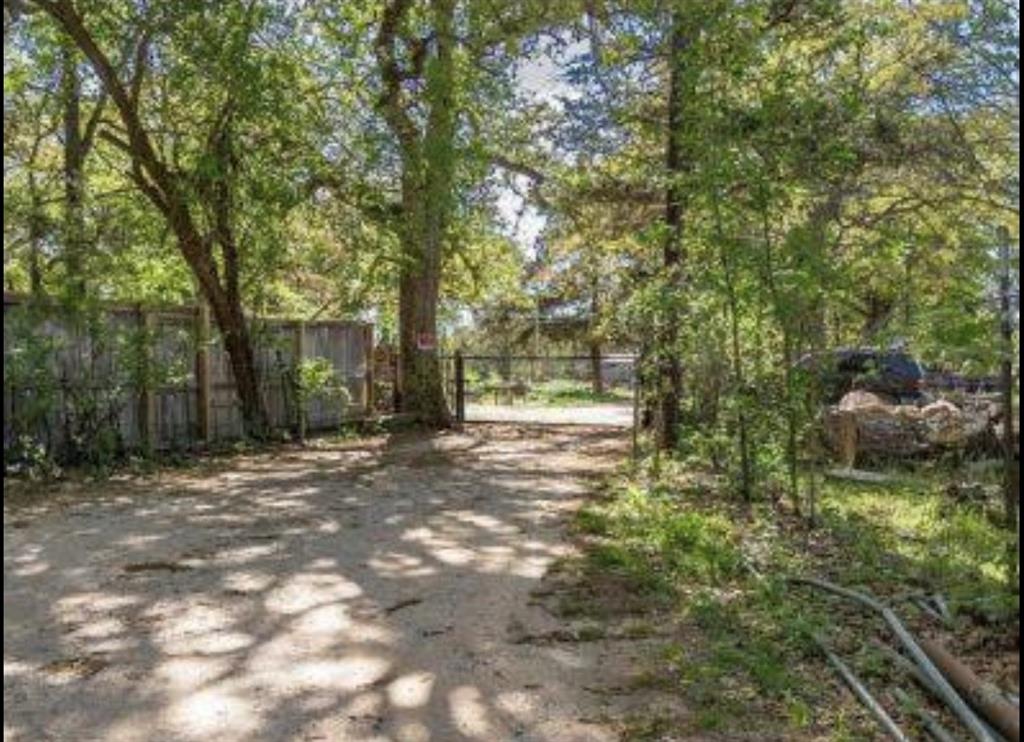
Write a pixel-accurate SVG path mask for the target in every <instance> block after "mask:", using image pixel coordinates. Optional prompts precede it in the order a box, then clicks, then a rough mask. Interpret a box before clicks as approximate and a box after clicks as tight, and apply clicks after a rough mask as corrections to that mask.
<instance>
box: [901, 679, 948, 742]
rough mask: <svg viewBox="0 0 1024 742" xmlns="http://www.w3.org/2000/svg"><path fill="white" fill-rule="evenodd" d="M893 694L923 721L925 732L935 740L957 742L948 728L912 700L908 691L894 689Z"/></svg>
mask: <svg viewBox="0 0 1024 742" xmlns="http://www.w3.org/2000/svg"><path fill="white" fill-rule="evenodd" d="M892 694H893V695H894V696H895V697H896V700H897V701H899V702H900V703H901V704H903V705H904V706H906V707H907V708H908V709H910V711H911V712H912V713H913V714H914V715H915V716H916V717H917V718H918V719H920V720H921V724H923V725H924V728H925V731H926V732H928V734H930V735H931V736H932V738H933V739H935V740H937V741H938V742H956V737H954V736H953V735H952V733H951V732H950V731H949V730H948V729H946V727H944V726H942V724H940V723H939V721H938V719H936V718H935V717H934V716H932V715H931V714H930V713H928V711H926V710H925V709H924V707H922V706H921V704H919V703H918V702H917V701H915V700H914V699H913V698H911V697H910V696H909V695H908V694H907V692H906V691H904V690H903V689H902V688H893V690H892Z"/></svg>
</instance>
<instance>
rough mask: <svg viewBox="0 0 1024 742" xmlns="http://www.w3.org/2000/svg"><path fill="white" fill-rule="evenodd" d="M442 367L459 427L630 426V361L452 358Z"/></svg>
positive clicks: (633, 371) (633, 413)
mask: <svg viewBox="0 0 1024 742" xmlns="http://www.w3.org/2000/svg"><path fill="white" fill-rule="evenodd" d="M445 361H446V362H445V370H446V391H447V394H448V399H449V405H450V407H451V409H452V411H453V412H454V415H455V419H456V420H458V421H459V422H508V423H528V424H541V425H597V426H610V427H620V428H634V427H635V425H636V417H637V363H636V357H635V356H633V355H628V354H617V355H605V356H597V357H592V356H571V355H563V356H526V355H470V354H461V353H456V354H455V355H453V356H449V357H446V359H445Z"/></svg>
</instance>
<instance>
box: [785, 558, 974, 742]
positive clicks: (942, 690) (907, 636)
mask: <svg viewBox="0 0 1024 742" xmlns="http://www.w3.org/2000/svg"><path fill="white" fill-rule="evenodd" d="M789 581H790V582H792V583H794V584H797V585H809V586H811V587H816V588H818V589H819V590H825V591H826V592H830V593H832V594H834V595H839V596H841V597H844V598H847V599H848V600H852V601H854V602H856V603H860V604H861V605H863V606H866V607H868V608H870V609H871V610H873V611H875V612H876V613H879V614H881V616H882V618H883V619H884V620H885V622H886V623H887V624H888V625H889V628H890V629H892V632H893V633H894V634H896V637H897V638H898V639H899V640H900V643H901V644H902V645H903V646H904V647H905V648H906V650H907V652H909V653H910V656H911V657H912V658H913V660H914V661H915V662H916V663H917V664H918V665H919V666H920V668H921V670H922V671H923V672H924V673H925V674H926V675H928V677H929V679H930V680H931V682H932V683H934V685H935V692H936V694H937V695H938V696H939V698H941V699H942V700H943V701H944V702H945V703H946V705H947V706H949V708H950V710H951V711H952V712H953V713H954V714H955V715H956V717H957V718H958V719H959V720H960V721H961V722H963V724H964V726H966V727H967V728H968V729H969V730H970V732H971V734H973V735H974V738H975V739H977V740H978V741H979V742H994V738H993V736H992V735H991V734H990V733H989V732H988V730H987V729H986V728H985V726H984V724H982V722H981V720H980V719H979V718H978V716H977V715H976V714H975V713H974V712H973V711H972V710H971V708H970V706H968V705H967V704H966V703H965V702H964V700H963V699H962V698H961V697H960V695H959V694H958V693H957V692H956V689H955V688H953V686H952V685H950V684H949V681H947V680H946V678H945V677H943V675H942V673H941V672H939V670H938V668H936V667H935V664H934V663H933V662H932V661H931V659H929V657H928V655H927V654H925V652H924V650H923V649H921V646H920V645H919V644H918V643H917V641H916V640H915V639H914V637H913V636H912V635H911V633H910V632H909V631H907V627H906V626H904V625H903V622H902V621H900V619H899V618H898V617H897V616H896V614H895V613H893V611H892V609H891V608H889V607H888V606H886V605H885V604H883V603H881V602H880V601H878V600H875V599H874V598H872V597H870V596H868V595H865V594H864V593H859V592H857V591H855V590H847V589H846V588H844V587H840V586H839V585H835V584H833V583H831V582H828V581H826V580H820V579H816V578H813V577H791V578H789Z"/></svg>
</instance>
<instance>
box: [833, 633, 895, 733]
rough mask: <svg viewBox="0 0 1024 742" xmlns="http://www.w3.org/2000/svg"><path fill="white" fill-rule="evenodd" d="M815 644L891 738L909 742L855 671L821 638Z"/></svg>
mask: <svg viewBox="0 0 1024 742" xmlns="http://www.w3.org/2000/svg"><path fill="white" fill-rule="evenodd" d="M814 642H815V643H816V644H817V645H818V647H819V648H820V649H821V651H822V652H824V653H825V656H826V657H827V658H828V661H829V662H831V663H832V666H833V667H834V668H835V669H836V672H838V673H839V676H840V677H841V678H842V679H843V680H845V681H846V684H847V685H848V686H850V690H852V691H853V692H854V694H855V695H856V696H857V698H859V699H860V701H861V703H863V704H864V706H865V707H867V709H868V711H870V712H871V715H872V716H874V717H875V720H876V721H878V724H879V725H880V726H881V727H882V728H883V729H884V730H885V731H886V732H888V733H889V736H890V737H892V738H893V739H896V740H901V742H909V740H910V738H909V737H907V735H906V734H904V733H903V730H902V729H900V728H899V725H897V724H896V722H895V721H893V720H892V717H891V716H889V712H887V711H886V710H885V709H884V708H883V707H882V704H880V703H879V702H878V701H877V700H875V697H874V696H872V695H871V692H870V691H869V690H868V689H867V688H865V687H864V684H863V683H861V682H860V680H859V679H858V678H857V676H856V675H854V674H853V670H851V669H850V668H849V667H848V666H847V665H846V663H845V662H843V661H842V660H841V659H839V657H838V656H837V655H836V654H835V653H834V652H832V650H830V649H829V648H828V647H826V646H825V642H823V641H822V640H821V639H820V638H819V637H817V636H815V637H814Z"/></svg>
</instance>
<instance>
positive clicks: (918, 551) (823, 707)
mask: <svg viewBox="0 0 1024 742" xmlns="http://www.w3.org/2000/svg"><path fill="white" fill-rule="evenodd" d="M669 468H671V467H666V469H669ZM639 476H640V475H633V476H625V477H623V478H622V479H621V480H619V481H618V482H617V483H616V484H615V485H614V486H612V487H610V488H609V491H608V492H607V493H606V496H605V497H604V498H603V499H602V500H601V501H599V502H594V503H592V504H591V505H589V506H588V507H586V508H585V509H583V510H582V511H581V512H580V513H579V514H578V516H577V518H576V528H577V530H578V532H580V533H581V534H584V535H585V537H586V539H587V541H588V549H587V551H586V553H587V556H586V559H587V563H588V566H589V568H590V569H592V570H599V571H603V572H611V573H614V574H616V575H619V576H623V577H626V578H628V579H629V580H630V581H631V582H632V583H633V584H634V585H635V586H636V587H637V589H638V590H642V591H644V592H646V593H648V594H650V595H652V596H657V597H659V598H660V599H661V600H660V601H657V604H660V605H665V604H668V605H674V606H675V612H676V614H677V616H678V617H679V618H681V619H682V620H683V621H684V623H685V625H687V626H689V627H690V629H691V630H692V632H693V636H692V637H688V638H687V639H685V640H680V641H678V642H674V643H671V644H669V646H667V647H666V649H665V657H663V658H662V659H661V660H659V661H658V663H657V665H658V666H659V667H665V666H667V667H669V668H671V672H668V673H667V675H666V676H667V677H669V678H671V682H673V683H675V684H676V685H677V686H678V689H679V691H680V692H681V693H682V694H683V695H684V697H685V699H686V702H687V704H688V705H689V707H690V708H691V709H693V712H694V715H693V721H694V724H695V725H696V727H697V728H698V729H701V730H704V731H709V732H719V733H728V732H729V731H740V730H749V729H750V728H752V727H751V725H752V724H756V728H757V729H759V730H762V731H764V733H765V734H766V735H770V734H776V735H778V736H784V737H793V738H800V737H807V738H821V736H822V734H823V733H826V736H828V737H829V738H831V739H857V738H864V737H866V736H871V734H873V726H872V722H871V721H870V719H869V718H868V717H867V716H865V713H864V711H863V709H861V708H860V707H859V706H858V705H857V704H856V702H855V701H852V700H851V699H850V697H849V695H848V694H842V695H839V694H837V692H836V688H837V687H838V686H837V684H836V683H834V682H833V678H832V674H831V671H830V670H829V669H828V668H827V666H826V665H824V663H823V662H822V660H821V657H820V656H819V652H818V650H817V648H816V647H815V645H814V644H813V642H812V641H811V636H812V635H813V634H814V633H818V632H822V633H825V634H826V635H827V636H831V637H834V638H835V640H836V641H840V642H842V641H845V640H847V639H850V637H853V639H856V638H857V637H861V638H862V639H863V638H866V637H867V636H870V635H871V631H872V630H876V629H877V627H875V628H874V629H872V628H871V627H872V626H873V624H872V621H873V620H874V619H873V617H871V616H867V615H864V614H863V613H862V612H860V611H859V609H857V608H856V607H850V606H840V605H837V604H836V602H835V601H833V600H832V599H831V598H829V597H827V596H824V595H822V594H820V593H817V592H814V591H808V590H806V589H802V588H796V587H792V586H790V585H789V584H788V583H787V582H786V581H785V579H784V577H785V576H787V575H796V574H813V575H819V576H823V577H827V578H830V579H832V580H834V581H836V582H839V583H841V584H844V585H847V586H850V587H857V588H860V589H863V590H866V591H869V592H872V593H874V594H875V595H877V596H879V597H882V598H892V597H893V596H896V595H897V594H899V593H902V592H905V591H907V590H911V589H926V590H929V591H937V592H942V593H943V594H944V595H945V596H946V597H947V598H948V601H949V603H950V606H951V608H952V609H953V610H954V612H957V611H958V610H960V611H962V612H968V611H970V612H976V611H977V607H978V606H984V607H985V611H986V615H987V616H988V617H989V618H988V620H989V621H995V622H999V621H1003V622H1005V621H1010V620H1012V619H1013V617H1014V616H1016V615H1017V611H1018V610H1019V599H1018V598H1017V596H1015V595H1011V594H1010V593H1009V592H1008V591H1007V590H1006V589H1005V586H1004V582H1005V577H1004V573H1005V562H1004V560H1005V554H1006V550H1007V546H1008V544H1009V543H1010V539H1011V535H1010V534H1009V533H1008V532H1007V531H1005V530H1003V529H1001V528H1000V527H998V526H997V525H996V524H995V523H994V522H993V520H992V518H991V517H990V515H988V514H987V511H986V509H985V508H984V507H980V506H965V505H960V504H956V503H953V502H952V501H951V500H950V498H949V497H947V496H946V495H945V494H944V488H945V485H946V483H947V482H948V481H950V478H951V477H952V476H953V475H952V473H951V472H949V471H942V470H938V471H931V472H927V471H925V472H912V471H908V472H903V473H900V474H897V475H896V476H895V479H894V480H893V483H892V484H889V485H886V486H884V487H879V486H873V485H864V484H857V483H851V482H838V481H836V482H833V481H828V482H826V483H825V485H824V487H823V489H822V492H821V493H820V501H819V505H820V525H819V527H818V528H817V529H815V530H813V531H811V530H807V529H806V528H805V527H804V526H803V524H802V523H801V522H800V521H798V520H797V519H796V518H795V517H793V516H792V515H790V514H785V513H783V514H781V515H780V514H779V513H777V512H776V511H775V510H773V509H772V508H769V507H767V506H763V505H755V506H753V507H751V508H744V507H743V506H741V505H740V504H739V503H738V502H737V501H736V499H735V498H733V497H730V496H729V495H728V494H727V487H726V486H725V485H722V486H721V487H719V488H716V487H714V486H704V487H703V489H702V488H699V487H696V488H695V487H693V486H692V485H688V484H687V483H686V481H685V479H684V477H682V476H680V472H679V470H678V469H675V468H672V473H671V475H670V476H671V478H668V477H665V476H663V478H662V479H661V480H659V481H641V480H640V479H639V478H638V477H639ZM702 481H704V480H702ZM745 564H756V566H757V570H758V572H760V573H761V575H762V576H763V579H762V578H759V577H756V576H755V575H754V574H753V572H751V571H750V570H748V569H746V566H745ZM653 604H655V601H652V605H653ZM897 608H898V610H899V612H901V613H902V614H903V615H904V616H905V618H908V619H910V620H913V619H917V620H921V616H920V615H917V614H916V613H915V612H916V609H913V608H911V607H909V606H908V605H906V604H903V605H899V606H897ZM837 617H838V620H839V621H840V622H841V623H842V622H846V624H847V625H846V626H845V628H844V627H842V626H836V621H837ZM851 622H852V627H851V626H850V625H849V624H850V623H851ZM853 639H851V641H852V642H853V643H852V644H851V647H845V649H846V650H847V652H846V653H847V654H848V655H849V654H850V652H851V651H852V647H853V646H855V645H856V644H857V642H856V641H853ZM852 659H853V661H854V662H855V664H856V665H857V668H858V670H859V671H860V672H863V673H864V674H865V677H875V676H878V675H881V676H882V678H881V679H880V680H878V682H879V683H883V682H886V683H887V682H888V680H886V677H885V673H886V672H889V671H890V668H888V666H887V664H886V663H884V662H880V661H879V658H878V657H874V656H872V655H871V653H864V652H861V653H859V654H857V655H856V656H855V657H853V658H852ZM882 687H884V686H882ZM907 721H908V723H909V720H907Z"/></svg>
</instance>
